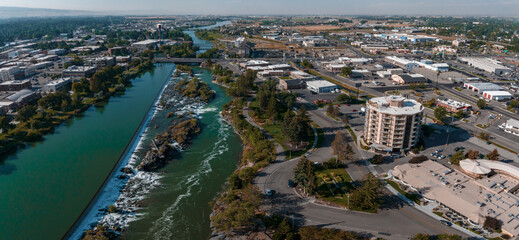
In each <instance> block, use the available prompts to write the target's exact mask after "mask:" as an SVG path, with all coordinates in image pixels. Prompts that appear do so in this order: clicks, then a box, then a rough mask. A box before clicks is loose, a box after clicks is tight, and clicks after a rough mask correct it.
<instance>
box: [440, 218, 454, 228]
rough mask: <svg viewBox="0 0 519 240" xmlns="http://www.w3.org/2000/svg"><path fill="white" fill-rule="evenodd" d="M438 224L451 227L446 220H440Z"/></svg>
mask: <svg viewBox="0 0 519 240" xmlns="http://www.w3.org/2000/svg"><path fill="white" fill-rule="evenodd" d="M440 222H441V223H442V224H443V225H446V226H449V227H450V226H452V223H451V222H449V221H447V220H440Z"/></svg>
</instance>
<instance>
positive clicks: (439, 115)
mask: <svg viewBox="0 0 519 240" xmlns="http://www.w3.org/2000/svg"><path fill="white" fill-rule="evenodd" d="M434 117H435V118H436V119H438V121H440V122H445V120H446V119H447V109H445V108H444V107H437V108H436V109H434Z"/></svg>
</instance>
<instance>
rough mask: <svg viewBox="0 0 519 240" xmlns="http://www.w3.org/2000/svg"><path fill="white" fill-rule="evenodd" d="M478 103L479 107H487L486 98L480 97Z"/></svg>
mask: <svg viewBox="0 0 519 240" xmlns="http://www.w3.org/2000/svg"><path fill="white" fill-rule="evenodd" d="M477 105H478V108H480V109H484V108H486V107H487V105H488V104H487V101H485V99H479V100H478V102H477Z"/></svg>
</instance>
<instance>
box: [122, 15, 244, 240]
mask: <svg viewBox="0 0 519 240" xmlns="http://www.w3.org/2000/svg"><path fill="white" fill-rule="evenodd" d="M224 24H228V22H223V23H218V24H217V25H215V26H221V25H224ZM213 27H214V26H213ZM205 28H210V27H205ZM186 33H187V34H189V35H190V36H191V37H192V38H193V42H194V43H195V44H197V45H201V46H206V48H205V49H210V48H211V47H212V44H211V43H210V42H207V41H204V40H200V39H198V38H196V36H195V35H194V31H186ZM201 50H202V51H203V50H204V48H203V47H201ZM195 71H201V75H199V76H198V77H199V78H200V79H201V80H202V81H204V82H207V83H209V85H210V86H211V89H213V90H215V91H216V98H215V99H214V100H213V101H212V102H211V103H209V104H208V105H205V106H204V107H203V108H202V109H201V110H200V111H199V117H200V121H201V125H202V132H201V134H200V135H199V136H197V137H196V138H195V139H194V140H193V144H192V145H191V146H190V147H189V148H187V149H186V150H185V151H183V152H182V155H181V157H180V158H179V159H175V160H174V161H172V162H171V163H169V164H168V165H167V166H166V167H165V168H164V169H162V170H163V171H164V172H165V173H162V174H161V179H160V182H161V185H162V186H161V187H160V188H158V189H156V190H154V191H152V192H151V193H150V194H149V195H148V196H147V198H146V200H145V201H144V204H145V205H146V207H144V208H143V209H141V210H140V211H138V212H137V215H139V216H140V217H139V219H138V220H137V221H134V222H131V223H130V225H129V227H128V228H127V230H126V233H125V234H124V238H126V239H182V240H200V239H207V238H208V237H209V236H210V234H211V230H210V228H209V224H210V221H209V215H210V214H211V207H210V205H209V203H210V202H211V201H212V200H214V198H215V197H216V196H217V195H218V193H219V192H221V191H222V190H223V185H224V183H225V181H226V179H227V178H228V177H229V175H230V174H231V173H232V172H233V171H234V170H235V169H236V165H237V163H238V161H239V159H240V156H241V151H242V146H241V142H240V139H239V137H238V136H237V135H236V134H235V133H234V132H233V129H232V127H231V126H230V125H228V124H227V123H226V122H224V121H223V119H222V117H221V115H220V111H221V109H222V106H223V105H224V104H225V103H227V102H228V101H229V100H230V99H231V98H230V97H228V96H226V95H225V91H224V89H223V88H221V87H220V86H218V85H216V84H213V83H212V82H211V80H212V73H211V71H208V70H202V69H196V70H195ZM158 119H160V118H158ZM151 125H153V123H152V124H151Z"/></svg>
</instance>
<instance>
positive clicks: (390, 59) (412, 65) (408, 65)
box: [384, 56, 419, 71]
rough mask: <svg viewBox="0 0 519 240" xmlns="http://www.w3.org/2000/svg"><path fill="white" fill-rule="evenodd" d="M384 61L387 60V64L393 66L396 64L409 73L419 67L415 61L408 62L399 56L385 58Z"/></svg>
mask: <svg viewBox="0 0 519 240" xmlns="http://www.w3.org/2000/svg"><path fill="white" fill-rule="evenodd" d="M384 60H386V62H389V63H391V64H395V65H397V66H399V67H402V68H404V69H407V70H408V71H411V70H413V68H415V67H418V66H419V65H418V63H416V62H415V61H411V60H408V59H405V58H400V57H397V56H387V57H385V58H384Z"/></svg>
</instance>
